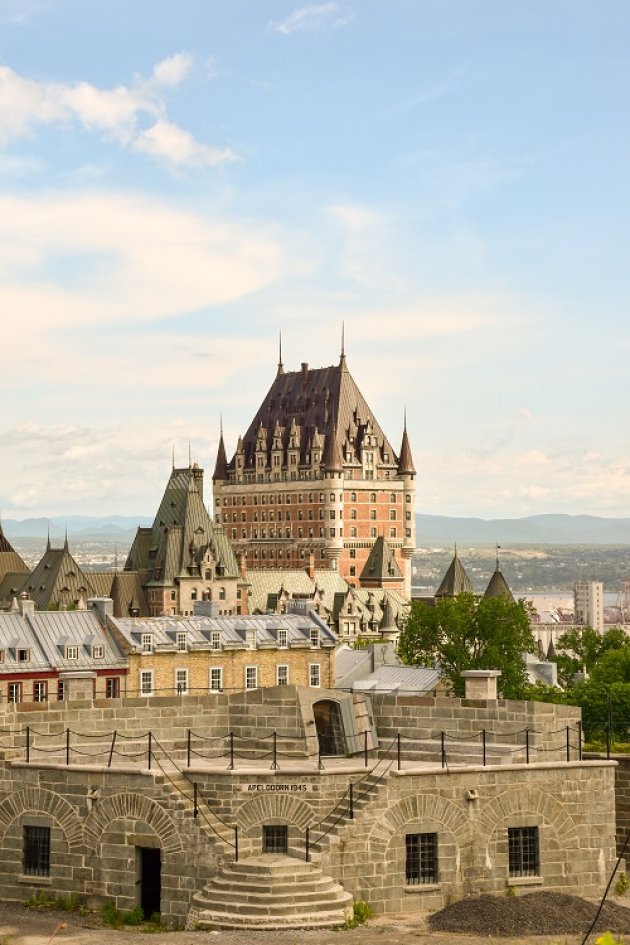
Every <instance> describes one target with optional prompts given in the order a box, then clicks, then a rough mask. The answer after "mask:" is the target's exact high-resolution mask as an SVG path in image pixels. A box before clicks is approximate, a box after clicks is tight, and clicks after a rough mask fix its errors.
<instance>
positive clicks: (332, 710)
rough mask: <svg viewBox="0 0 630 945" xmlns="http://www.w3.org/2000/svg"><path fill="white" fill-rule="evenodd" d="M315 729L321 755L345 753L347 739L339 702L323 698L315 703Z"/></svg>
mask: <svg viewBox="0 0 630 945" xmlns="http://www.w3.org/2000/svg"><path fill="white" fill-rule="evenodd" d="M313 715H314V717H315V729H316V731H317V738H318V739H319V752H320V754H321V755H345V754H346V740H345V737H344V730H343V720H342V718H341V709H340V707H339V703H338V702H333V701H332V700H331V699H322V701H321V702H316V703H315V704H314V705H313Z"/></svg>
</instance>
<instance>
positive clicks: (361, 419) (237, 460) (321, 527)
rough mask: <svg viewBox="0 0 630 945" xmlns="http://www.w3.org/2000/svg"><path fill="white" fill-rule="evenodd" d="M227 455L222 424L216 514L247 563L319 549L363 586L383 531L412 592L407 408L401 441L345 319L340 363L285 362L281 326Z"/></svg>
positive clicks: (319, 563)
mask: <svg viewBox="0 0 630 945" xmlns="http://www.w3.org/2000/svg"><path fill="white" fill-rule="evenodd" d="M228 455H229V454H228V452H227V450H226V445H225V440H224V435H223V428H222V427H221V431H220V436H219V444H218V449H217V456H216V463H215V469H214V475H213V477H212V481H213V487H214V509H213V510H214V518H215V522H216V523H217V524H219V525H221V526H223V529H224V531H225V534H226V536H227V537H228V538H229V539H230V541H231V543H232V545H233V546H234V549H235V551H236V553H237V555H239V554H246V555H247V567H248V569H260V568H300V567H306V565H307V563H308V562H309V560H313V559H314V561H315V567H316V568H317V569H319V570H322V569H328V570H336V571H339V572H340V573H341V575H342V577H344V578H345V579H346V580H347V581H348V582H349V583H350V584H352V585H356V586H359V583H360V576H361V574H362V573H363V570H364V568H365V565H366V563H367V560H368V558H369V556H370V552H371V549H372V547H373V545H374V543H375V542H376V540H377V538H379V537H381V538H384V539H386V540H387V543H388V545H389V547H390V548H391V549H392V552H393V554H394V556H395V558H396V560H397V563H398V566H399V567H400V571H401V573H402V574H403V578H404V587H405V592H406V594H407V595H408V596H411V556H412V554H413V551H414V549H415V477H416V470H415V467H414V463H413V458H412V454H411V446H410V443H409V436H408V432H407V420H406V414H405V418H404V422H403V430H402V440H401V446H400V450H399V451H396V450H395V449H394V447H393V445H392V443H391V442H390V440H389V439H388V437H387V436H386V434H385V433H384V431H383V429H382V427H381V426H380V424H379V422H378V420H377V419H376V417H375V415H374V412H373V411H372V409H371V407H370V406H369V404H368V403H367V401H366V399H365V397H364V396H363V394H362V393H361V391H360V390H359V388H358V386H357V384H356V382H355V380H354V378H353V377H352V375H351V373H350V370H349V368H348V360H347V356H346V348H345V331H344V330H343V329H342V337H341V351H340V356H339V361H338V363H337V364H335V365H333V366H331V367H323V368H311V367H309V365H308V364H307V363H306V362H304V363H302V365H301V367H300V369H299V370H295V371H289V370H286V368H285V365H284V361H283V356H282V337H281V336H280V338H279V345H278V365H277V370H276V374H275V377H274V379H273V381H272V384H271V387H270V388H269V390H268V392H267V394H266V396H265V397H264V399H263V401H262V403H261V405H260V406H259V408H258V410H257V411H256V413H255V415H254V417H253V419H252V421H251V423H250V424H249V427H248V428H247V430H246V431H245V433H243V434H242V435H241V436H239V437H238V441H237V443H236V448H235V450H234V453H233V454H232V457H231V459H229V460H228ZM311 556H313V558H311Z"/></svg>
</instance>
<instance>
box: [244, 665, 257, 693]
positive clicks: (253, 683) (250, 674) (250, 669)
mask: <svg viewBox="0 0 630 945" xmlns="http://www.w3.org/2000/svg"><path fill="white" fill-rule="evenodd" d="M245 688H246V689H258V667H257V666H246V667H245Z"/></svg>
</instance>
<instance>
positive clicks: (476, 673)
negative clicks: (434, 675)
mask: <svg viewBox="0 0 630 945" xmlns="http://www.w3.org/2000/svg"><path fill="white" fill-rule="evenodd" d="M459 675H460V676H462V677H463V678H464V679H496V678H497V676H500V675H501V670H500V669H466V670H463V671H462V672H461V673H460V674H459Z"/></svg>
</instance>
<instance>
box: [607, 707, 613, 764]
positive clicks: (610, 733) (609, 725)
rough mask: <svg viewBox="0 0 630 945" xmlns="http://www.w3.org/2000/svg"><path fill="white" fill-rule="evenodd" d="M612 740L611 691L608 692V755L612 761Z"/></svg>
mask: <svg viewBox="0 0 630 945" xmlns="http://www.w3.org/2000/svg"><path fill="white" fill-rule="evenodd" d="M611 742H612V703H611V701H610V693H607V694H606V757H607V758H608V760H609V761H610V750H611Z"/></svg>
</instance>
